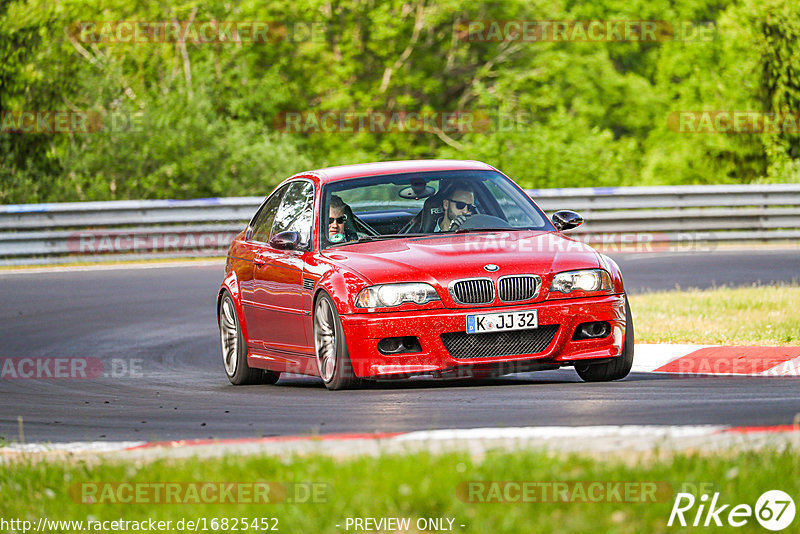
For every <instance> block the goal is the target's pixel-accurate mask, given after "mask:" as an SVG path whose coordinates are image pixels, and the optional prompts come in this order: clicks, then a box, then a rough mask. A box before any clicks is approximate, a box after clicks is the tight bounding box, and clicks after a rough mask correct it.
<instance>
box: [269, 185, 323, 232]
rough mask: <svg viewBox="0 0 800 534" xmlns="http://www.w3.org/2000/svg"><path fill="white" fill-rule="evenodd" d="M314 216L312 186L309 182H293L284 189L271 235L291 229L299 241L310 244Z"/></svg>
mask: <svg viewBox="0 0 800 534" xmlns="http://www.w3.org/2000/svg"><path fill="white" fill-rule="evenodd" d="M313 217H314V186H313V185H311V184H310V183H309V182H294V183H292V184H291V185H290V186H289V189H287V190H286V194H284V195H283V200H282V202H281V205H280V207H279V208H278V213H277V214H276V215H275V222H274V223H273V225H272V235H275V234H277V233H280V232H286V231H293V232H297V233H299V234H300V242H301V243H303V244H304V245H305V246H306V247H308V245H310V244H311V227H312V225H313Z"/></svg>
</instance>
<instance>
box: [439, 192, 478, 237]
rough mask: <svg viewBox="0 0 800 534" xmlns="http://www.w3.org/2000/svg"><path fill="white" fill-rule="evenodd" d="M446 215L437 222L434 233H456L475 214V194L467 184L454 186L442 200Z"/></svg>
mask: <svg viewBox="0 0 800 534" xmlns="http://www.w3.org/2000/svg"><path fill="white" fill-rule="evenodd" d="M442 208H443V211H444V214H443V215H442V216H441V217H439V220H437V221H436V227H435V228H434V229H433V231H434V232H455V231H456V230H458V228H460V227H461V225H462V224H464V222H465V221H466V220H467V217H469V216H470V215H472V214H473V213H474V212H475V194H474V193H473V192H472V188H471V187H470V186H469V185H468V184H466V183H456V184H454V185H453V186H452V187H451V188H450V189H449V192H448V194H447V196H445V198H444V199H443V200H442Z"/></svg>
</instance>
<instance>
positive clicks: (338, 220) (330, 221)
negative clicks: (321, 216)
mask: <svg viewBox="0 0 800 534" xmlns="http://www.w3.org/2000/svg"><path fill="white" fill-rule="evenodd" d="M346 220H347V215H340V216H339V217H336V218H334V217H328V224H333V221H336V224H344V222H345V221H346Z"/></svg>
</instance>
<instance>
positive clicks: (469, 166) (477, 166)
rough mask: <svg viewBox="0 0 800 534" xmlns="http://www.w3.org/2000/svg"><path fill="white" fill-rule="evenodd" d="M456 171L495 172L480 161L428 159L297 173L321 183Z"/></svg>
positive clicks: (384, 162) (327, 168)
mask: <svg viewBox="0 0 800 534" xmlns="http://www.w3.org/2000/svg"><path fill="white" fill-rule="evenodd" d="M457 170H495V169H494V167H492V166H491V165H487V164H486V163H483V162H480V161H463V160H453V159H429V160H408V161H382V162H377V163H359V164H356V165H340V166H338V167H326V168H324V169H317V170H314V171H307V172H302V173H298V175H302V174H315V175H317V176H318V177H319V178H320V180H321V181H323V182H332V181H336V180H343V179H345V178H361V177H363V176H379V175H383V174H400V173H406V172H425V171H457Z"/></svg>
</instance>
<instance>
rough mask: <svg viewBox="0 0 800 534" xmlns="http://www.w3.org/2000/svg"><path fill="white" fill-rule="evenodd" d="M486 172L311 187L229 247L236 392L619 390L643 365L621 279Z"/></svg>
mask: <svg viewBox="0 0 800 534" xmlns="http://www.w3.org/2000/svg"><path fill="white" fill-rule="evenodd" d="M582 222H583V220H582V219H581V217H580V216H579V215H578V214H576V213H574V212H571V211H559V212H556V213H555V214H553V218H552V221H551V220H549V219H548V218H547V216H546V215H545V214H544V213H543V212H542V210H541V209H540V208H539V207H538V206H537V205H536V204H535V203H534V202H533V200H531V199H530V197H528V195H527V194H525V192H524V191H523V190H522V189H520V187H519V186H517V185H516V184H515V183H514V182H512V181H511V180H510V179H509V178H508V177H506V176H505V175H504V174H502V173H501V172H499V171H498V170H497V169H495V168H493V167H491V166H490V165H487V164H485V163H480V162H476V161H394V162H386V163H369V164H363V165H347V166H342V167H331V168H327V169H320V170H316V171H309V172H302V173H300V174H297V175H295V176H292V177H291V178H289V179H287V180H285V181H284V182H283V183H281V184H280V185H279V186H278V187H277V188H276V189H275V190H274V191H273V192H272V194H270V195H269V196H268V197H267V198H266V200H265V201H264V203H263V204H262V205H261V207H260V208H259V209H258V211H257V212H256V214H255V215H254V216H253V219H252V220H251V221H250V224H248V225H247V228H245V229H244V230H242V232H241V233H239V234H238V235H237V236H236V238H235V239H234V240H233V243H231V246H230V248H229V250H228V259H227V264H226V268H225V272H226V274H225V279H224V280H223V282H222V287H221V288H220V291H219V295H218V298H217V312H218V318H219V328H220V338H221V344H222V360H223V364H224V367H225V371H226V373H227V375H228V378H229V379H230V381H231V383H233V384H253V383H274V382H276V381H277V380H278V378H279V377H280V374H281V373H282V372H292V373H300V374H307V375H314V376H319V377H321V378H322V381H323V382H324V383H325V385H326V386H327V387H328V389H345V388H353V387H358V386H359V385H360V384H361V383H362V381H363V380H369V379H398V378H405V377H409V376H414V375H432V376H435V377H441V378H447V377H459V376H496V375H502V374H508V373H516V372H522V371H536V370H547V369H557V368H559V367H564V366H573V367H575V370H576V371H577V373H578V375H579V376H580V377H581V378H582V379H583V380H586V381H608V380H618V379H621V378H624V377H625V376H627V375H628V373H629V372H630V369H631V365H632V363H633V322H632V319H631V312H630V307H629V306H628V301H627V298H626V296H625V288H624V287H623V282H622V276H621V274H620V270H619V267H618V266H617V265H616V263H614V261H613V260H611V259H610V258H608V257H606V256H604V255H602V254H600V253H598V252H597V251H595V250H594V249H592V248H590V247H589V246H587V245H585V244H583V243H581V242H579V241H577V240H574V239H571V238H569V237H566V236H565V235H564V234H563V233H562V232H563V231H565V230H569V229H570V228H574V227H576V226H578V225H580V224H581V223H582Z"/></svg>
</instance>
